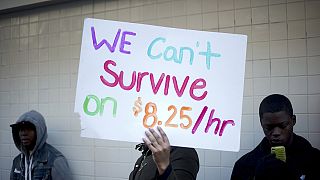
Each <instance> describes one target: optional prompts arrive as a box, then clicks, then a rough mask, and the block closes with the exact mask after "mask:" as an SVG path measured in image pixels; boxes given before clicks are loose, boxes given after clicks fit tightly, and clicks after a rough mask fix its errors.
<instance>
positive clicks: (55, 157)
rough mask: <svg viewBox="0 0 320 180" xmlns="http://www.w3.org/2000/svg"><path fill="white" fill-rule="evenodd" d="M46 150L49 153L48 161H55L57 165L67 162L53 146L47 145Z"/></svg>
mask: <svg viewBox="0 0 320 180" xmlns="http://www.w3.org/2000/svg"><path fill="white" fill-rule="evenodd" d="M44 149H45V151H46V152H47V156H48V161H53V162H55V163H56V162H61V161H67V160H66V158H65V157H64V155H63V154H62V153H61V152H60V151H59V150H58V149H56V148H55V147H53V146H52V145H50V144H45V146H44Z"/></svg>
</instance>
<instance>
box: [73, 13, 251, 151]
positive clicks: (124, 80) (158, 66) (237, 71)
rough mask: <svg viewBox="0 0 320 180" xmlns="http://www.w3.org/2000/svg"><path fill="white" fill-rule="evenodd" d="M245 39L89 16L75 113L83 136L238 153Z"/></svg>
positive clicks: (84, 31)
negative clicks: (160, 134)
mask: <svg viewBox="0 0 320 180" xmlns="http://www.w3.org/2000/svg"><path fill="white" fill-rule="evenodd" d="M246 45H247V36H245V35H236V34H227V33H215V32H203V31H195V30H186V29H176V28H167V27H160V26H151V25H142V24H134V23H126V22H116V21H108V20H99V19H85V22H84V27H83V35H82V44H81V55H80V64H79V74H78V83H77V92H76V101H75V112H77V113H79V115H80V119H81V136H83V137H90V138H101V139H109V140H118V141H129V142H142V137H144V132H145V131H146V130H147V128H155V127H156V126H161V127H162V128H163V129H164V131H165V132H166V134H167V136H168V137H169V140H170V144H171V145H174V146H185V147H194V148H204V149H215V150H226V151H238V150H239V146H240V129H241V113H242V98H243V86H244V69H245V55H246Z"/></svg>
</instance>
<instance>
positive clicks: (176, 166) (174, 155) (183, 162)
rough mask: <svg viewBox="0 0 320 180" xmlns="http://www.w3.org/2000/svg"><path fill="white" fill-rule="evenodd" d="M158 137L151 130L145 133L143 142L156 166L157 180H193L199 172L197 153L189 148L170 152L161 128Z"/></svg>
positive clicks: (167, 140)
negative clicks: (150, 152)
mask: <svg viewBox="0 0 320 180" xmlns="http://www.w3.org/2000/svg"><path fill="white" fill-rule="evenodd" d="M158 130H159V132H160V135H158V134H157V133H156V132H155V131H154V130H153V129H150V130H149V132H148V131H147V132H146V136H147V139H146V138H144V139H143V141H144V142H145V144H146V145H147V146H148V148H149V149H150V150H151V151H152V157H153V160H154V162H155V164H156V166H157V170H158V173H157V179H159V180H162V179H170V180H179V179H183V180H189V179H190V180H194V179H196V176H197V173H198V171H199V159H198V155H197V152H196V151H195V150H194V149H190V148H175V149H173V150H172V151H171V152H170V149H171V147H170V143H169V139H168V138H167V136H166V134H165V133H164V131H163V130H162V129H161V127H158Z"/></svg>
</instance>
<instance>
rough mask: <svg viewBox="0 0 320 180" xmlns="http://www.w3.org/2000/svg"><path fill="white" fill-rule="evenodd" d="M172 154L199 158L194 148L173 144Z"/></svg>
mask: <svg viewBox="0 0 320 180" xmlns="http://www.w3.org/2000/svg"><path fill="white" fill-rule="evenodd" d="M171 156H183V157H190V158H196V159H198V153H197V151H196V150H195V149H194V148H187V147H177V146H172V148H171Z"/></svg>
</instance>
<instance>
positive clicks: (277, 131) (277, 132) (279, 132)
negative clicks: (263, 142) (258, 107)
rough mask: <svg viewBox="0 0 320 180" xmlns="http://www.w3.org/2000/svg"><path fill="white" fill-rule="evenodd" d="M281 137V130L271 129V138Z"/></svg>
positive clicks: (277, 128)
mask: <svg viewBox="0 0 320 180" xmlns="http://www.w3.org/2000/svg"><path fill="white" fill-rule="evenodd" d="M280 135H281V128H279V127H275V128H273V131H272V136H273V137H278V136H280Z"/></svg>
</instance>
